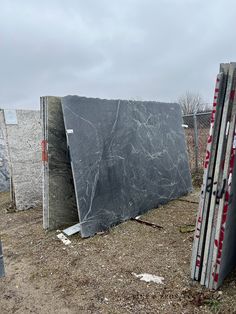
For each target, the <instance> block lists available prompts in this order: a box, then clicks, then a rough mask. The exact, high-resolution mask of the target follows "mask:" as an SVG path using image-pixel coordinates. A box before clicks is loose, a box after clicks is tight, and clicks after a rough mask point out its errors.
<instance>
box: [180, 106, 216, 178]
mask: <svg viewBox="0 0 236 314" xmlns="http://www.w3.org/2000/svg"><path fill="white" fill-rule="evenodd" d="M210 121H211V112H202V113H195V114H188V115H184V116H183V124H184V125H185V136H186V143H187V150H188V156H189V164H190V170H191V173H192V174H193V173H198V172H202V171H203V162H204V159H205V153H206V146H207V139H208V134H209V129H210Z"/></svg>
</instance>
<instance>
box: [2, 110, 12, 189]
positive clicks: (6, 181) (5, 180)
mask: <svg viewBox="0 0 236 314" xmlns="http://www.w3.org/2000/svg"><path fill="white" fill-rule="evenodd" d="M9 190H10V174H9V163H8V151H7V141H6V125H5V121H4V113H3V110H0V192H7V191H9Z"/></svg>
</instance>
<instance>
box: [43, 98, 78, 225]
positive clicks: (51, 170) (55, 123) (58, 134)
mask: <svg viewBox="0 0 236 314" xmlns="http://www.w3.org/2000/svg"><path fill="white" fill-rule="evenodd" d="M41 121H42V127H43V142H42V144H43V147H44V153H45V154H44V158H43V159H44V160H43V224H44V228H45V229H55V228H59V227H61V226H67V225H71V224H73V223H78V211H77V207H76V200H75V191H74V184H73V178H72V172H71V166H70V159H69V152H68V150H67V143H66V134H65V127H64V121H63V116H62V108H61V99H60V98H59V97H52V96H49V97H42V98H41Z"/></svg>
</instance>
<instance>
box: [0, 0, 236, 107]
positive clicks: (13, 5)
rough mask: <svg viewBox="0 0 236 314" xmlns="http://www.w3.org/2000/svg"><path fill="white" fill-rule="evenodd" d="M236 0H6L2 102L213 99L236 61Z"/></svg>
mask: <svg viewBox="0 0 236 314" xmlns="http://www.w3.org/2000/svg"><path fill="white" fill-rule="evenodd" d="M235 10H236V2H235V1H234V0H226V1H223V0H208V1H203V0H119V1H111V0H99V1H96V0H86V1H82V0H77V1H76V0H70V1H66V0H64V1H62V0H40V1H37V0H21V1H17V0H1V4H0V40H1V46H0V55H1V68H0V106H2V107H8V108H9V107H10V108H13V107H15V108H16V107H21V108H38V106H39V97H40V96H42V95H66V94H80V95H86V96H95V97H104V98H132V99H143V100H144V99H146V100H164V101H175V100H176V99H177V98H178V96H180V95H181V94H183V93H184V92H185V91H186V90H190V91H194V92H199V93H200V94H201V95H202V96H203V98H204V99H205V100H206V101H207V102H211V98H212V93H213V86H214V79H215V75H216V73H217V71H218V67H219V63H220V62H228V61H236V41H235V40H234V38H235V35H234V32H235V29H236V20H235V17H234V12H235Z"/></svg>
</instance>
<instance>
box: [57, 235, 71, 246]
mask: <svg viewBox="0 0 236 314" xmlns="http://www.w3.org/2000/svg"><path fill="white" fill-rule="evenodd" d="M57 237H58V239H60V240H61V241H62V242H63V243H64V244H65V245H68V244H71V241H70V240H69V239H68V238H67V237H66V236H65V235H64V234H63V233H59V234H58V235H57Z"/></svg>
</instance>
